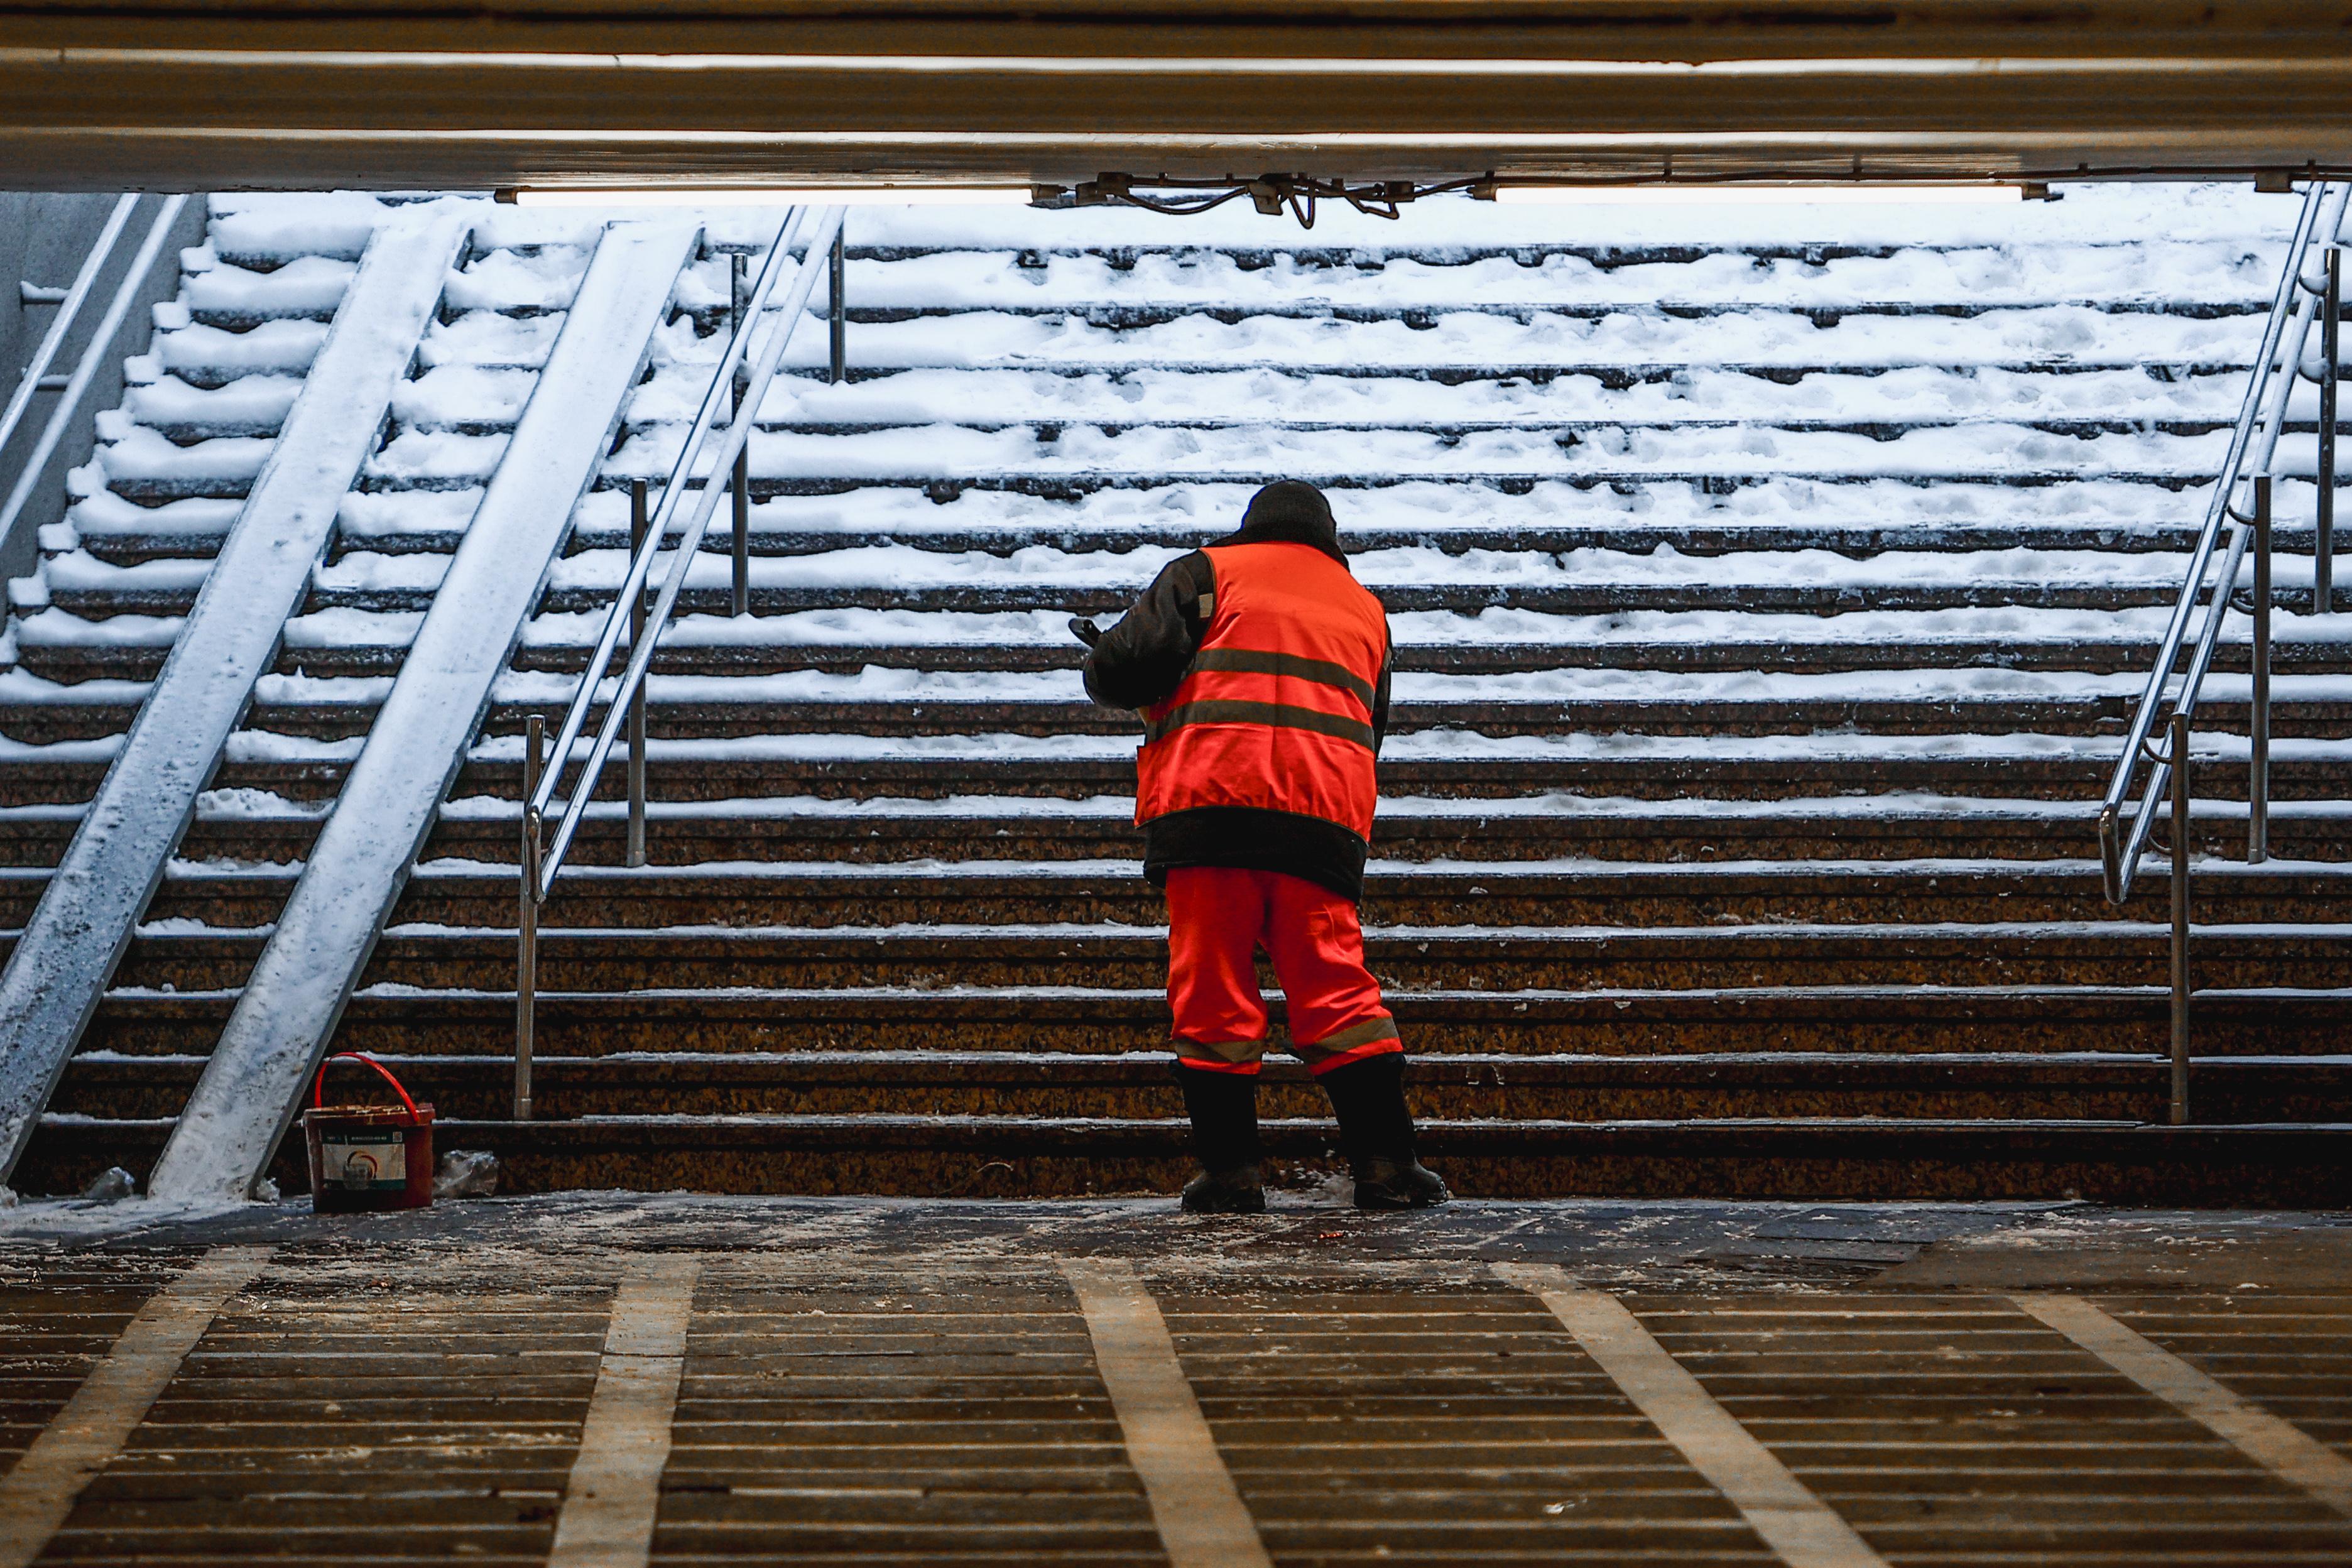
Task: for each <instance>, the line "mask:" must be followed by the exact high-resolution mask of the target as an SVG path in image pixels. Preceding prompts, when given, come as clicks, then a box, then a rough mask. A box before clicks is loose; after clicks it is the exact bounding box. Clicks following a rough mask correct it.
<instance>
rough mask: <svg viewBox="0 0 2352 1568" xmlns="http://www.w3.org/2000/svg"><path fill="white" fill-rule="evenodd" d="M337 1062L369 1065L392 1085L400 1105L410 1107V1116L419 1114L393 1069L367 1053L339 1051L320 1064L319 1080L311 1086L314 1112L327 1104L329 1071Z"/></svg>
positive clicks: (311, 1102) (413, 1101) (311, 1101)
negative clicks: (393, 1073)
mask: <svg viewBox="0 0 2352 1568" xmlns="http://www.w3.org/2000/svg"><path fill="white" fill-rule="evenodd" d="M337 1062H365V1063H367V1065H368V1066H370V1067H372V1068H375V1070H376V1071H377V1072H379V1073H381V1074H382V1075H383V1081H384V1082H386V1083H388V1084H390V1085H392V1092H393V1093H394V1094H396V1095H398V1096H400V1103H401V1104H403V1105H404V1106H406V1107H408V1114H409V1115H411V1116H415V1114H417V1110H416V1101H415V1100H411V1099H409V1098H408V1090H406V1089H403V1088H401V1087H400V1080H399V1079H396V1078H394V1077H393V1076H392V1069H391V1068H388V1067H386V1066H384V1065H383V1063H382V1062H380V1061H378V1060H376V1059H375V1058H373V1057H372V1056H370V1055H368V1054H367V1053H366V1052H365V1051H337V1052H336V1053H335V1054H334V1055H333V1056H331V1057H329V1058H327V1059H326V1060H325V1061H322V1062H320V1064H319V1077H318V1079H317V1081H316V1082H314V1083H312V1084H311V1086H310V1104H311V1107H312V1108H313V1109H314V1110H315V1109H318V1108H320V1107H323V1106H324V1105H325V1104H326V1103H327V1069H328V1068H330V1067H331V1066H333V1065H334V1064H335V1063H337Z"/></svg>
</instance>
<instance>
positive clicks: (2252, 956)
mask: <svg viewBox="0 0 2352 1568" xmlns="http://www.w3.org/2000/svg"><path fill="white" fill-rule="evenodd" d="M263 940H264V936H263V934H261V933H259V932H257V931H253V930H244V931H229V930H222V929H218V928H212V927H198V926H194V925H192V924H182V923H177V922H153V921H151V922H148V923H146V924H144V925H142V927H141V928H140V931H139V941H138V942H135V943H134V944H133V945H132V947H131V952H130V953H129V954H128V955H127V957H126V958H125V959H124V961H123V963H122V964H121V968H120V969H119V970H118V971H117V984H123V985H134V986H156V985H162V984H179V985H184V986H190V987H194V988H198V989H205V990H210V989H215V988H218V987H221V986H227V985H235V984H240V983H241V982H242V980H243V977H244V975H245V974H246V973H247V971H248V970H249V969H250V968H251V966H252V963H253V961H254V958H255V957H256V956H257V954H258V952H259V951H260V947H261V944H262V942H263ZM2167 941H2168V928H2166V927H2164V926H2160V925H2158V924H2156V923H2154V922H2136V921H2104V922H2094V921H2050V922H2043V923H2039V924H2035V923H2027V922H2015V923H2007V924H1999V925H1990V924H1982V925H1970V924H1961V923H1958V922H1953V923H1937V924H1927V925H1898V924H1893V923H1886V924H1878V925H1871V926H1853V925H1820V926H1795V925H1787V926H1782V925H1775V926H1770V927H1737V926H1727V927H1718V928H1696V929H1694V928H1673V927H1650V928H1644V927H1621V928H1615V929H1607V928H1603V929H1581V930H1580V929H1546V928H1484V927H1460V926H1452V927H1419V928H1412V927H1402V928H1399V927H1390V928H1378V929H1374V930H1372V931H1369V932H1368V933H1367V938H1366V957H1367V962H1368V963H1370V966H1371V968H1372V970H1373V972H1374V973H1377V974H1379V975H1381V978H1382V980H1383V983H1384V984H1385V985H1386V986H1388V987H1389V988H1390V989H1391V990H1392V991H1394V992H1396V993H1399V994H1402V993H1406V992H1410V991H1412V990H1416V989H1423V988H1447V989H1458V988H1461V987H1465V986H1467V987H1478V988H1491V989H1498V990H1527V989H1546V988H1559V987H1575V986H1580V985H1582V986H1620V987H1643V988H1657V987H1667V988H1677V989H1706V988H1713V987H1721V986H1769V985H1796V984H1816V985H1886V984H1916V985H1952V984H1963V985H1966V984H1974V985H1988V984H2001V985H2053V984H2061V985H2081V984H2089V985H2103V984H2104V985H2114V984H2125V985H2143V984H2161V983H2162V982H2163V981H2164V978H2165V964H2166V943H2167ZM2347 961H2352V925H2342V926H2336V925H2308V926H2292V927H2287V926H2263V925H2233V926H2215V927H2206V928H2201V929H2200V931H2199V932H2198V936H2197V942H2196V963H2197V973H2198V975H2199V977H2200V980H2201V981H2202V982H2203V983H2205V984H2215V985H2222V986H2229V987H2243V986H2294V985H2303V986H2310V985H2319V984H2326V983H2327V982H2328V981H2329V980H2330V979H2331V978H2332V977H2333V976H2335V975H2337V974H2341V973H2343V972H2344V971H2343V967H2342V966H2343V965H2344V964H2345V963H2347ZM1166 963H1167V957H1166V950H1165V944H1164V941H1163V939H1162V935H1161V933H1160V931H1157V930H1156V929H1154V928H1151V927H1149V926H1137V927H1120V926H1117V925H1085V924H1076V923H1072V924H1068V925H1041V926H1015V925H945V924H942V925H937V926H929V927H918V926H894V927H874V928H849V927H802V928H778V927H718V926H713V927H703V928H676V927H672V928H665V929H660V930H637V929H614V928H605V929H571V928H553V929H543V930H542V931H541V939H540V959H539V973H540V976H541V984H543V985H545V986H547V987H548V988H550V989H561V990H635V989H644V988H655V987H661V988H684V989H700V990H724V989H727V988H729V987H732V986H745V985H749V986H784V987H807V986H836V985H846V986H864V985H876V984H881V985H891V986H906V987H910V988H917V989H921V988H928V987H936V986H943V985H982V986H1003V985H1015V984H1028V985H1089V984H1091V985H1100V984H1117V985H1126V986H1150V985H1156V984H1160V982H1161V981H1162V980H1163V979H1164V977H1165V973H1166ZM514 964H515V939H514V936H513V934H512V932H511V931H499V930H495V929H490V930H483V929H472V930H468V929H462V928H436V927H433V926H427V925H417V926H394V927H391V928H389V929H388V930H387V931H386V932H385V934H384V936H383V939H382V940H381V941H380V942H378V943H377V945H376V948H375V952H374V956H373V959H372V960H371V961H370V963H369V966H368V968H367V970H366V972H365V974H364V976H363V978H362V984H401V985H408V986H416V987H423V988H428V989H437V988H444V987H456V988H461V989H467V990H479V989H488V988H494V987H500V986H508V985H511V984H513V978H514ZM2331 966H2332V967H2331Z"/></svg>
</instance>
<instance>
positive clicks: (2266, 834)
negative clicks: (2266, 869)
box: [2246, 474, 2271, 866]
mask: <svg viewBox="0 0 2352 1568" xmlns="http://www.w3.org/2000/svg"><path fill="white" fill-rule="evenodd" d="M2253 612H2254V614H2253V621H2254V635H2253V690H2252V694H2251V695H2252V709H2253V711H2252V723H2251V725H2250V726H2249V729H2250V735H2249V741H2248V745H2247V752H2246V756H2247V762H2246V769H2247V774H2246V864H2247V865H2249V866H2259V865H2261V864H2262V863H2263V861H2265V860H2267V859H2269V858H2271V477H2270V476H2269V475H2268V474H2264V475H2263V476H2262V477H2261V478H2260V479H2256V480H2255V481H2254V604H2253Z"/></svg>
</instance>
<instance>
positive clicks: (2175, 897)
mask: <svg viewBox="0 0 2352 1568" xmlns="http://www.w3.org/2000/svg"><path fill="white" fill-rule="evenodd" d="M2171 761H2172V1124H2173V1125H2174V1126H2175V1127H2179V1126H2181V1125H2183V1124H2185V1123H2186V1122H2187V1121H2188V1120H2189V715H2188V714H2186V713H2178V712H2176V713H2175V714H2173V716H2172V759H2171Z"/></svg>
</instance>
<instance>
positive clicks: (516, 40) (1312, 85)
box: [0, 0, 2352, 189]
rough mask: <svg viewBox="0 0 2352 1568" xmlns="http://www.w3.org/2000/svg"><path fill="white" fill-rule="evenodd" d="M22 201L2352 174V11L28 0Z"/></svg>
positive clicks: (2223, 5) (12, 96)
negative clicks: (642, 186)
mask: <svg viewBox="0 0 2352 1568" xmlns="http://www.w3.org/2000/svg"><path fill="white" fill-rule="evenodd" d="M0 158H5V161H6V164H7V169H8V173H7V174H6V175H5V184H8V185H10V186H12V187H15V188H55V189H73V188H100V189H119V188H122V187H124V186H148V187H156V186H160V187H165V188H183V189H229V188H238V187H279V188H318V187H321V186H331V185H334V186H354V187H373V188H379V189H383V188H391V189H400V188H419V187H437V188H449V187H481V186H488V185H497V184H532V183H557V182H570V183H581V182H597V181H612V182H617V183H626V182H643V181H646V180H651V179H664V180H677V179H681V178H685V179H694V180H710V181H741V182H751V183H761V182H778V181H786V182H789V181H799V180H809V179H824V180H853V181H871V182H885V181H970V180H974V179H982V180H1013V181H1044V182H1053V183H1059V184H1071V183H1075V182H1076V181H1079V180H1084V179H1089V178H1092V177H1093V176H1095V175H1096V174H1098V173H1101V172H1104V171H1121V172H1127V173H1131V174H1160V173H1165V174H1172V175H1181V176H1193V177H1202V178H1212V177H1218V176H1223V175H1228V174H1233V175H1244V176H1246V175H1249V174H1258V173H1263V172H1270V171H1282V172H1291V173H1299V174H1313V175H1318V176H1326V177H1330V176H1339V177H1348V178H1356V179H1368V178H1392V179H1393V178H1421V179H1433V178H1447V177H1456V176H1463V175H1470V174H1486V173H1488V172H1493V173H1496V174H1502V175H1505V176H1512V175H1517V176H1526V177H1546V176H1549V177H1555V178H1560V177H1564V178H1571V179H1592V178H1606V179H1625V178H1656V177H1659V176H1662V175H1665V176H1675V177H1690V178H1726V177H1728V178H1773V177H1780V178H1790V177H1794V178H1853V177H1860V178H1864V179H1885V180H1916V179H1920V178H1923V177H1927V178H1938V177H1943V178H1952V177H1958V178H1979V177H1987V176H1991V177H2007V178H2082V177H2086V176H2126V177H2128V176H2163V175H2170V174H2244V173H2253V172H2264V171H2273V172H2274V171H2283V170H2297V171H2300V170H2307V169H2313V168H2319V169H2328V170H2344V169H2352V4H2335V3H2327V0H2300V3H2297V0H2263V3H2242V4H2232V3H2230V0H2220V3H2215V4H2203V5H2185V4H2171V3H2167V0H2073V3H2067V0H2053V3H2051V4H2041V5H2033V4H2011V3H2003V0H1917V3H1911V4H1905V3H1900V0H1890V3H1864V0H1744V3H1740V4H1685V5H1676V4H1671V3H1666V0H1499V3H1496V0H1481V3H1477V4H1472V3H1468V0H1019V3H1017V4H1004V3H998V0H889V3H878V0H877V3H872V4H862V3H859V0H474V3H462V4H461V3H457V0H67V3H61V4H60V3H52V0H44V3H37V4H36V3H28V0H16V3H15V4H8V3H6V0H0Z"/></svg>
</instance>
